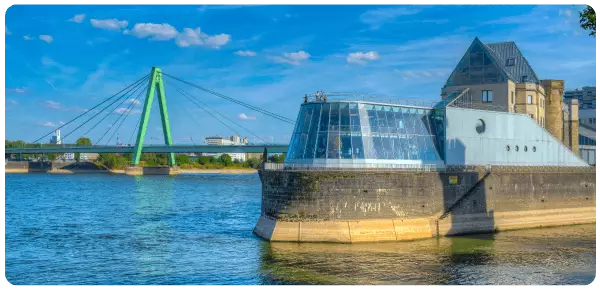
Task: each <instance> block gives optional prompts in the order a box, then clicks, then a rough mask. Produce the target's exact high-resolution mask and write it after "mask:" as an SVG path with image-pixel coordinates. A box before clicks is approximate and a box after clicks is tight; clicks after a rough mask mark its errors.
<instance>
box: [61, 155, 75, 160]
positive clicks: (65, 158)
mask: <svg viewBox="0 0 600 289" xmlns="http://www.w3.org/2000/svg"><path fill="white" fill-rule="evenodd" d="M63 159H64V160H67V161H72V160H74V159H75V153H65V154H64V155H63Z"/></svg>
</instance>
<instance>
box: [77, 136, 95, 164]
mask: <svg viewBox="0 0 600 289" xmlns="http://www.w3.org/2000/svg"><path fill="white" fill-rule="evenodd" d="M75 144H76V145H78V146H91V145H92V141H91V140H90V139H89V138H87V137H84V136H82V137H80V138H78V139H77V141H76V142H75ZM80 159H81V153H75V160H76V161H78V162H79V160H80Z"/></svg>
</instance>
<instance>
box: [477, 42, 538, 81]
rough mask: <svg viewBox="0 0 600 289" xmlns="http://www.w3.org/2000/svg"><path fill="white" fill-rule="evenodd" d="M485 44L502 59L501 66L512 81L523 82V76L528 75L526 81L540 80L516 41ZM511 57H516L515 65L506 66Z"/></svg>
mask: <svg viewBox="0 0 600 289" xmlns="http://www.w3.org/2000/svg"><path fill="white" fill-rule="evenodd" d="M485 46H487V47H488V48H489V49H491V50H492V51H493V53H494V54H496V56H497V58H499V59H500V60H501V62H500V63H499V65H500V67H502V69H503V70H505V71H506V72H507V74H508V75H509V77H510V78H511V80H512V81H514V82H517V83H519V82H522V79H523V76H527V81H526V82H534V83H539V82H540V80H539V78H538V77H537V75H536V74H535V71H533V68H531V65H529V62H527V59H526V58H525V56H523V53H521V51H520V50H519V48H518V47H517V45H516V44H515V42H514V41H508V42H498V43H489V44H486V45H485ZM509 58H514V59H515V65H512V66H506V62H507V60H508V59H509Z"/></svg>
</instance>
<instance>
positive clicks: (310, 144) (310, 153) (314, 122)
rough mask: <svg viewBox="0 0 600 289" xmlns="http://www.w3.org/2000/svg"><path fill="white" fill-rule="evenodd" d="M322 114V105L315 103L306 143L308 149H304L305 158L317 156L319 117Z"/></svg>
mask: <svg viewBox="0 0 600 289" xmlns="http://www.w3.org/2000/svg"><path fill="white" fill-rule="evenodd" d="M320 116H321V105H315V108H314V111H313V114H312V119H311V122H310V129H309V132H308V140H307V143H306V149H305V150H304V158H305V159H312V158H314V156H315V147H316V140H317V130H318V128H319V118H320Z"/></svg>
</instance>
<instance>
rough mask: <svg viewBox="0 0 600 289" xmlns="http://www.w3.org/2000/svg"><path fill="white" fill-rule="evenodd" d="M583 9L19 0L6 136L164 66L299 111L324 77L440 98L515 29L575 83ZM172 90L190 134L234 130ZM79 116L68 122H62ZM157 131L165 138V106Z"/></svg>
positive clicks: (75, 110) (285, 131) (176, 129)
mask: <svg viewBox="0 0 600 289" xmlns="http://www.w3.org/2000/svg"><path fill="white" fill-rule="evenodd" d="M582 9H583V7H582V6H573V5H567V6H522V5H519V6H516V5H507V6H12V7H10V8H9V9H8V11H7V12H6V22H5V41H6V45H5V56H6V70H5V73H6V77H5V81H6V85H5V88H6V94H5V98H6V99H5V106H6V108H5V114H6V115H5V119H6V134H5V138H6V139H9V140H16V139H23V140H27V141H32V140H34V139H37V138H38V137H40V136H42V135H44V134H45V133H46V132H49V131H51V130H52V129H53V128H55V127H57V126H60V125H61V123H64V122H67V121H68V120H70V119H72V118H73V117H75V116H77V115H78V114H80V113H81V112H82V111H84V110H85V109H87V108H91V107H92V106H94V105H95V104H97V103H99V102H101V101H102V100H104V99H105V98H106V97H108V96H111V95H112V94H114V93H115V92H117V91H119V90H120V89H121V88H123V87H125V86H126V85H128V84H129V83H132V82H133V81H134V80H136V79H138V78H140V77H141V76H143V75H145V74H147V73H148V72H149V71H150V69H151V67H152V66H158V67H161V68H162V69H163V71H165V72H167V73H169V74H172V75H175V76H178V77H180V78H183V79H185V80H188V81H190V82H193V83H196V84H198V85H201V86H203V87H206V88H209V89H212V90H214V91H217V92H220V93H223V94H225V95H228V96H231V97H234V98H236V99H239V100H242V101H244V102H247V103H250V104H252V105H255V106H259V107H262V108H264V109H266V110H268V111H272V112H276V113H278V114H280V115H283V116H286V117H288V118H292V119H295V118H296V115H297V113H298V108H299V104H300V103H301V102H302V97H303V95H304V94H305V93H312V92H314V91H316V90H321V89H322V90H325V91H329V92H357V93H366V94H372V95H377V97H376V98H374V99H373V100H375V101H389V99H419V100H427V101H435V100H438V99H439V97H440V96H439V95H440V90H441V88H442V86H443V85H444V83H445V81H446V79H447V77H448V76H449V74H450V73H451V71H452V69H453V68H454V67H455V65H456V64H457V63H458V61H459V60H460V58H461V57H462V55H463V54H464V52H465V50H466V49H467V48H468V46H469V45H470V43H471V42H472V40H473V39H474V37H479V38H480V39H481V40H482V41H483V42H500V41H515V42H516V44H517V46H518V47H519V48H520V50H521V51H522V52H523V53H524V55H525V57H526V58H527V59H528V60H529V62H530V64H531V65H532V67H533V69H534V70H535V71H536V73H537V74H538V76H539V77H540V78H541V79H547V78H552V79H564V80H565V85H566V87H567V89H571V88H577V87H581V86H585V85H595V84H596V83H595V79H596V69H595V67H596V57H595V53H596V44H595V38H594V37H591V36H588V35H587V34H588V33H587V32H586V31H584V30H582V29H581V28H580V27H579V25H578V11H580V10H582ZM180 87H181V88H184V86H181V85H180ZM166 90H167V92H166V93H167V98H168V107H169V114H170V118H171V127H172V133H173V139H174V142H175V143H176V144H177V143H179V144H189V143H192V141H193V142H194V143H196V144H198V143H202V142H203V141H204V139H203V138H204V137H205V136H209V135H216V134H218V135H222V136H229V135H231V134H232V132H231V130H230V129H228V128H227V127H225V126H223V125H222V124H220V123H219V122H218V121H216V120H214V119H213V118H212V117H211V116H210V115H208V114H206V113H205V112H204V111H202V110H201V109H200V108H198V107H197V106H195V105H193V104H191V103H190V102H189V101H188V100H187V99H185V98H184V97H183V96H181V95H180V94H179V93H177V92H176V91H174V89H172V88H171V87H170V86H167V87H166ZM186 91H188V92H189V93H191V94H193V95H195V96H197V97H198V98H199V99H201V100H202V101H203V102H205V103H206V104H208V105H209V106H210V107H212V108H215V109H218V110H219V111H221V112H222V113H223V114H224V115H226V116H228V117H229V118H231V119H234V120H235V121H237V122H238V123H239V124H241V125H243V126H244V127H246V128H248V129H249V130H251V131H253V132H255V133H256V134H258V135H259V136H260V137H261V138H263V139H266V140H268V141H274V142H286V141H287V140H288V139H289V137H290V134H291V131H292V129H293V128H292V126H291V125H288V124H285V123H281V122H279V121H277V120H274V119H272V118H270V117H268V116H265V115H262V114H260V113H257V112H254V111H251V110H248V109H246V108H244V107H241V106H239V105H236V104H233V103H229V102H226V101H224V100H222V99H219V98H217V97H215V96H212V95H209V94H206V93H202V92H200V91H197V90H194V89H186ZM133 97H134V96H132V98H133ZM124 107H126V105H123V106H122V107H121V109H123V108H124ZM140 110H141V105H134V106H133V110H132V113H131V115H130V116H129V117H128V118H127V121H126V122H125V124H124V125H123V127H121V129H120V130H119V132H118V134H119V136H120V138H121V139H122V140H124V141H125V142H127V140H128V139H129V138H130V135H131V133H132V129H133V128H134V126H135V125H137V124H136V122H137V120H138V118H139V111H140ZM112 114H113V115H111V116H109V117H108V118H107V120H106V121H105V122H103V123H101V125H100V126H99V127H98V128H96V129H94V130H92V131H91V133H90V134H89V135H88V137H90V138H91V139H92V142H94V141H95V140H97V139H98V138H99V137H100V136H101V135H102V134H103V133H104V131H106V130H107V129H108V128H109V126H108V125H109V124H111V123H112V122H113V121H114V119H116V118H117V117H118V115H117V113H116V112H114V111H113V112H112ZM93 123H95V121H92V122H90V123H89V124H88V125H91V124H93ZM74 127H76V125H75V126H66V127H65V128H63V129H62V134H63V135H65V134H66V133H68V132H70V131H71V130H72V129H73V128H74ZM88 128H89V126H84V127H83V128H82V129H80V130H78V131H77V132H75V133H74V134H73V136H72V137H70V139H67V142H73V141H74V140H75V139H76V138H77V137H79V136H81V135H82V134H83V133H84V132H86V131H87V130H88ZM240 132H243V131H240ZM109 134H112V131H111V133H109ZM242 134H243V133H242ZM243 135H244V134H243ZM190 137H191V138H190ZM249 137H250V139H251V140H254V137H252V136H249ZM146 141H147V142H148V143H160V142H162V132H161V130H160V117H159V115H158V110H157V107H156V106H155V107H154V109H153V113H152V117H151V121H150V126H149V128H148V133H147V139H146ZM103 142H104V140H103ZM114 143H115V140H114V139H113V140H112V141H111V144H114ZM101 144H104V143H101Z"/></svg>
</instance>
